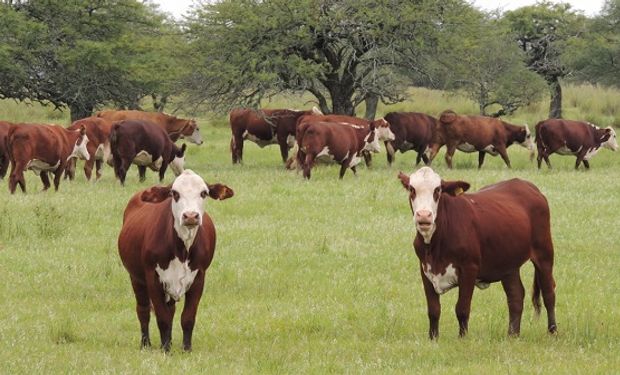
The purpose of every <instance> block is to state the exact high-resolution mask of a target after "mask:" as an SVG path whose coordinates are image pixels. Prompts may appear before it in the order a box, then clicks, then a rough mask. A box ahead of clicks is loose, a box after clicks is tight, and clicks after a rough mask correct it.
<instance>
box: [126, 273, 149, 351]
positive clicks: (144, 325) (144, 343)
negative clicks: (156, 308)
mask: <svg viewBox="0 0 620 375" xmlns="http://www.w3.org/2000/svg"><path fill="white" fill-rule="evenodd" d="M131 286H132V287H133V292H134V294H135V296H136V314H137V315H138V321H139V322H140V333H141V338H140V348H141V349H144V348H150V347H151V337H150V335H149V321H150V319H151V301H150V300H149V294H148V291H147V288H146V285H144V284H142V283H140V282H138V281H137V280H135V279H134V278H133V277H132V278H131Z"/></svg>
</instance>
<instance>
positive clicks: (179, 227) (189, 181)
mask: <svg viewBox="0 0 620 375" xmlns="http://www.w3.org/2000/svg"><path fill="white" fill-rule="evenodd" d="M170 195H171V196H172V216H173V217H174V229H175V230H176V232H177V235H178V236H179V238H181V240H183V242H184V243H185V248H186V249H187V250H189V248H190V247H191V245H192V243H194V238H195V237H196V233H197V230H198V227H199V226H200V225H202V216H203V215H204V200H205V198H207V197H208V196H209V187H208V186H207V184H206V183H205V182H204V180H203V179H202V177H200V176H198V175H197V174H196V173H194V172H193V171H191V170H189V169H186V170H185V171H183V173H181V174H180V175H179V177H177V178H176V179H175V180H174V183H172V188H171V190H170Z"/></svg>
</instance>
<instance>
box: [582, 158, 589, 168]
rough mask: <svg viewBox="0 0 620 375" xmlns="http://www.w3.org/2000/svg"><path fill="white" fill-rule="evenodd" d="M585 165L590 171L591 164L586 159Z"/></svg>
mask: <svg viewBox="0 0 620 375" xmlns="http://www.w3.org/2000/svg"><path fill="white" fill-rule="evenodd" d="M583 165H584V167H586V169H590V162H589V161H587V160H586V159H583Z"/></svg>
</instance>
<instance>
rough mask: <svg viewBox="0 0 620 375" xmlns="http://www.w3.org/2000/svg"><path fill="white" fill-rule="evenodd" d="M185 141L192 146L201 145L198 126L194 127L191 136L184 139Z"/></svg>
mask: <svg viewBox="0 0 620 375" xmlns="http://www.w3.org/2000/svg"><path fill="white" fill-rule="evenodd" d="M185 139H187V141H188V142H192V143H194V144H197V145H201V144H202V135H200V129H199V128H198V126H196V127H195V128H194V131H193V132H192V134H191V135H190V136H189V137H185Z"/></svg>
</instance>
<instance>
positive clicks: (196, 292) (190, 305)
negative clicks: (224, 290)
mask: <svg viewBox="0 0 620 375" xmlns="http://www.w3.org/2000/svg"><path fill="white" fill-rule="evenodd" d="M204 278H205V276H204V272H200V273H199V275H198V276H197V277H196V280H194V283H193V284H192V287H191V288H189V290H188V291H187V293H185V305H184V306H183V312H182V313H181V328H182V329H183V350H185V351H187V352H189V351H191V350H192V332H193V331H194V323H195V322H196V312H197V311H198V304H199V303H200V297H202V289H203V287H204Z"/></svg>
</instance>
